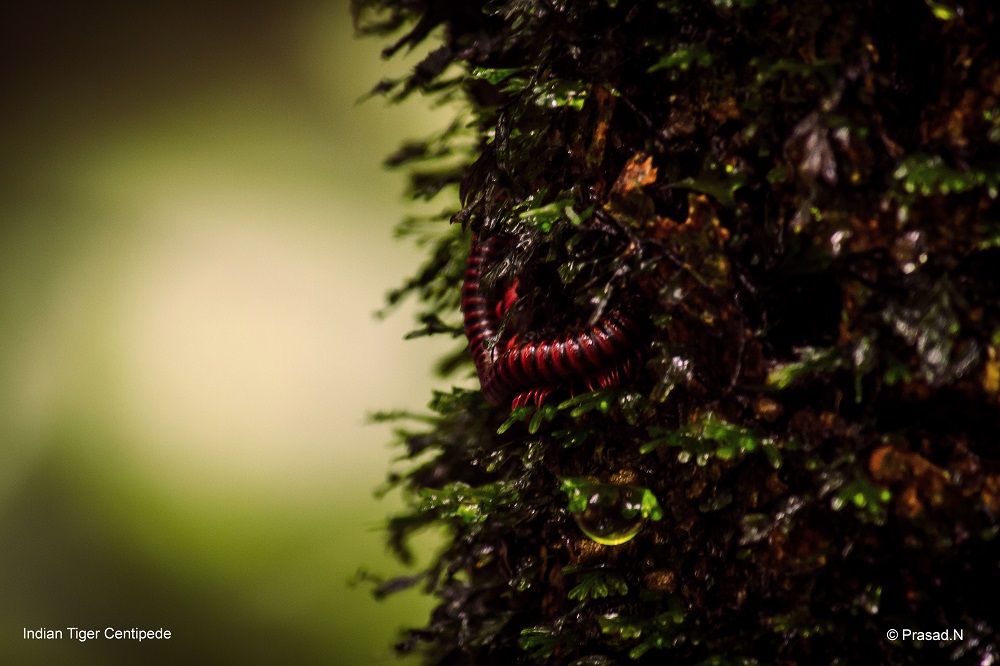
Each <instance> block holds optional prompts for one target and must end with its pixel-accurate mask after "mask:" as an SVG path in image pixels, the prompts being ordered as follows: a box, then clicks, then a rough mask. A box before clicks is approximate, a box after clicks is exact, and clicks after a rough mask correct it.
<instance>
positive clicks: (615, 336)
mask: <svg viewBox="0 0 1000 666" xmlns="http://www.w3.org/2000/svg"><path fill="white" fill-rule="evenodd" d="M498 247H499V242H498V241H497V240H496V239H495V238H487V239H484V240H482V241H480V240H479V239H478V238H477V237H476V236H473V238H472V247H471V249H470V251H469V259H468V263H467V265H466V270H465V281H464V283H463V285H462V313H463V315H464V328H465V335H466V337H468V339H469V348H470V349H471V351H472V359H473V362H474V363H475V365H476V373H477V374H478V375H479V383H480V385H481V386H482V390H483V396H484V397H485V398H486V400H487V401H488V402H489V403H490V404H493V405H502V404H505V403H507V402H508V401H511V407H512V408H516V407H520V406H524V405H527V404H529V403H534V404H535V405H537V406H541V404H542V403H543V401H544V400H545V398H546V397H548V395H549V394H551V393H553V392H554V391H556V390H559V389H561V388H568V389H569V391H574V390H579V389H581V388H586V389H587V390H594V389H597V388H604V387H608V386H614V385H616V384H619V383H621V381H622V380H623V379H624V378H626V377H629V376H631V375H632V373H633V372H634V370H635V366H636V363H637V361H638V353H637V351H636V337H637V335H638V331H639V326H638V325H637V323H636V322H635V320H634V319H632V318H631V317H628V316H626V315H625V314H624V313H622V312H621V310H618V309H615V310H611V311H610V312H608V313H607V314H605V315H604V316H602V317H601V318H600V319H598V320H597V322H596V323H594V324H593V325H591V326H587V327H584V328H583V329H582V330H579V331H578V332H575V333H572V334H569V333H568V334H566V335H563V336H560V337H556V338H553V339H548V340H532V341H521V340H519V336H516V335H514V336H506V335H505V336H504V339H503V340H501V339H500V322H501V320H502V318H503V314H504V311H505V310H506V309H509V308H510V306H511V303H512V301H513V300H514V299H515V298H516V291H514V290H515V288H514V287H511V288H509V289H508V290H507V292H508V293H507V294H505V295H504V298H502V299H499V300H498V299H491V298H488V297H487V296H486V294H485V293H484V292H483V289H482V285H481V276H482V272H483V269H484V267H485V266H487V265H488V264H489V262H490V261H491V260H492V259H493V257H494V255H495V253H496V251H497V248H498Z"/></svg>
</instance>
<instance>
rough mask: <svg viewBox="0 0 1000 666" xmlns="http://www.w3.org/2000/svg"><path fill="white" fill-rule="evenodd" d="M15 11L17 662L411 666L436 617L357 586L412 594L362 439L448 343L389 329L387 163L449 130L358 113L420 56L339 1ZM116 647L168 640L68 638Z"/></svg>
mask: <svg viewBox="0 0 1000 666" xmlns="http://www.w3.org/2000/svg"><path fill="white" fill-rule="evenodd" d="M0 17H2V18H0V34H2V44H0V48H2V53H0V61H2V62H0V68H2V76H3V105H2V109H0V117H2V123H0V156H2V162H0V225H2V227H0V599H2V603H0V663H4V664H34V663H38V664H56V663H61V664H90V663H94V664H117V663H122V664H125V663H130V664H131V663H216V664H221V663H332V664H376V663H395V661H396V660H395V657H394V656H393V654H392V652H391V644H392V642H393V639H394V637H395V636H396V634H397V632H398V630H399V629H400V628H401V627H403V626H407V625H420V624H423V623H424V622H425V620H426V617H427V613H428V611H429V609H430V603H429V601H428V600H426V599H423V598H421V597H420V596H419V595H418V594H415V593H406V594H402V595H399V596H396V597H392V598H390V599H388V600H386V601H384V602H381V603H377V602H375V601H373V600H372V598H371V595H370V589H369V588H368V587H366V586H363V585H362V586H353V587H352V586H349V585H348V584H347V582H348V580H349V579H350V578H352V577H353V576H354V575H355V573H356V572H357V571H358V570H359V568H365V569H368V570H369V571H372V572H376V573H380V574H384V575H393V574H401V573H407V570H406V569H405V568H403V567H402V565H400V564H398V563H396V562H395V561H394V560H392V559H391V557H389V556H388V555H387V554H386V552H385V548H384V545H383V534H382V532H381V528H382V526H383V525H384V522H385V517H386V516H387V515H388V514H391V513H392V512H393V510H395V509H396V508H398V506H399V502H400V500H399V498H398V497H392V496H390V497H389V498H387V499H385V500H381V501H378V500H376V499H375V498H374V497H373V490H374V489H375V488H376V487H377V486H379V485H380V484H381V482H382V480H383V479H384V477H385V473H386V470H387V468H388V467H389V465H390V459H391V458H392V457H393V456H394V455H395V453H394V451H393V450H392V449H391V447H390V444H391V442H392V439H393V438H392V434H391V430H390V428H389V427H388V426H384V425H371V424H368V423H367V422H366V420H367V416H368V415H369V414H370V413H371V412H373V411H375V410H379V409H395V408H410V409H421V408H423V406H424V405H425V404H426V402H427V400H428V398H429V397H430V389H431V388H432V387H434V386H438V387H441V386H442V382H441V380H439V379H435V378H434V377H433V376H432V374H431V369H432V367H433V362H434V359H435V358H436V357H438V356H439V355H440V354H441V353H443V352H444V351H445V349H446V348H449V345H453V344H454V343H448V342H447V341H444V342H442V341H435V340H431V341H429V340H426V339H421V340H415V341H410V342H404V341H403V340H402V337H403V335H404V333H405V332H406V331H407V330H409V328H411V325H412V321H411V316H410V314H409V313H408V311H407V310H406V308H405V307H404V308H403V309H402V310H401V311H399V312H396V313H395V314H393V315H392V316H390V317H389V318H388V319H386V320H384V321H378V320H376V319H375V318H374V317H373V312H374V311H375V310H377V309H379V308H380V307H381V305H382V302H383V296H384V294H385V292H386V291H387V290H389V289H390V288H392V287H395V286H398V285H399V284H400V283H401V282H402V280H403V279H404V278H405V276H407V275H408V274H410V273H412V272H413V271H414V269H415V268H416V266H417V265H418V262H419V260H420V254H419V250H418V249H416V248H414V247H412V246H410V245H409V244H407V243H405V242H399V241H395V240H394V239H393V236H392V229H393V227H394V226H395V224H396V223H397V222H398V221H399V219H400V218H401V217H402V216H403V215H404V214H406V213H407V212H410V213H412V212H414V211H413V208H412V207H411V206H409V204H407V203H406V202H405V201H404V199H403V191H404V189H405V176H404V175H403V174H395V173H390V172H387V171H385V170H384V169H383V168H382V167H381V162H382V159H383V158H384V157H385V156H386V155H388V154H389V153H390V152H392V151H393V150H394V149H395V148H396V147H397V145H398V144H399V143H400V141H402V140H403V139H404V138H406V137H423V136H426V135H428V134H430V133H432V132H433V131H434V130H435V128H440V127H443V126H444V125H446V124H447V123H448V122H450V120H451V119H452V117H453V115H454V114H453V111H451V110H447V109H438V110H432V109H429V108H428V105H427V104H426V103H423V102H421V101H420V100H413V101H412V102H409V103H407V104H404V105H399V106H389V105H387V104H386V103H385V102H384V101H382V100H381V99H373V100H369V101H367V102H364V103H361V104H358V103H357V102H358V100H359V98H361V97H362V96H363V95H364V94H365V93H366V92H367V91H368V90H369V89H370V88H371V87H372V86H373V85H374V84H375V83H377V82H378V81H379V80H380V79H381V78H383V77H385V76H390V75H392V74H394V73H395V74H398V73H401V72H402V71H403V70H405V68H406V67H408V66H412V65H413V63H414V62H415V58H416V56H418V55H419V54H411V57H410V58H408V59H406V58H404V59H400V60H398V61H392V62H389V63H384V62H382V61H381V60H380V58H379V51H380V49H381V48H382V47H383V46H385V44H384V43H383V42H379V41H378V40H373V39H366V40H360V41H359V40H357V39H355V38H354V34H353V28H352V25H351V20H350V13H349V9H348V6H347V2H346V1H345V0H338V1H334V2H304V1H302V0H288V1H285V2H252V1H251V2H240V3H234V2H213V3H202V2H192V1H190V0H183V1H175V2H170V3H135V2H126V1H119V2H114V1H108V0H98V1H95V2H89V3H79V2H68V1H61V2H44V1H43V2H37V3H27V2H21V3H8V4H7V5H6V6H5V8H4V9H2V10H0ZM447 203H448V202H446V201H445V202H442V201H438V202H434V203H433V204H432V205H431V208H432V209H433V210H439V209H441V208H443V207H444V206H445V205H447ZM434 546H435V535H428V536H427V537H426V538H425V539H424V541H423V542H422V546H421V547H422V549H423V551H424V558H425V559H426V557H427V552H428V551H429V550H430V549H433V548H434ZM107 626H112V627H118V628H132V627H142V628H159V627H163V628H167V629H169V630H170V631H171V632H172V633H173V638H171V640H170V641H163V642H143V643H138V642H134V641H108V640H106V639H103V638H101V639H98V640H95V641H90V642H87V643H79V642H77V641H74V640H71V639H69V638H68V635H67V634H66V633H65V629H66V628H67V627H85V628H96V629H103V628H104V627H107ZM39 627H44V628H49V629H63V630H64V638H63V640H61V641H32V640H23V638H22V636H23V630H24V629H25V628H28V629H37V628H39Z"/></svg>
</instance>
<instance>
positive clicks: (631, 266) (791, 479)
mask: <svg viewBox="0 0 1000 666" xmlns="http://www.w3.org/2000/svg"><path fill="white" fill-rule="evenodd" d="M355 12H356V18H357V21H358V23H359V25H360V26H361V27H362V29H363V30H365V31H368V32H372V33H380V34H388V33H391V32H393V31H395V30H401V31H404V32H403V33H402V35H403V36H402V37H398V38H397V41H396V42H395V44H394V46H392V47H390V48H388V49H387V54H388V55H392V53H394V52H395V51H397V50H398V49H400V48H405V47H410V46H413V45H415V44H417V43H419V42H422V41H423V40H425V39H430V40H433V41H434V42H436V43H437V45H436V46H435V47H434V48H433V50H432V51H431V52H430V53H429V55H428V56H427V57H426V58H425V59H424V60H423V62H421V63H420V65H419V66H417V67H416V68H415V70H414V71H413V72H412V74H411V75H410V76H407V77H404V78H403V79H401V80H398V81H386V82H383V83H382V84H380V85H379V86H378V88H377V90H379V91H380V92H383V93H385V94H387V95H389V96H390V97H394V98H402V97H406V96H407V95H409V94H410V93H411V92H414V91H420V92H423V93H427V94H429V95H432V96H438V97H441V98H444V99H449V98H459V97H461V98H463V99H464V100H466V103H467V106H468V108H469V112H468V114H467V116H462V117H461V121H460V122H457V123H456V124H455V125H454V126H452V127H451V128H449V129H448V130H447V131H446V132H444V134H443V135H442V136H439V137H433V138H431V139H430V140H428V141H425V142H416V143H413V144H410V145H407V146H405V147H404V148H403V149H401V151H400V152H399V153H398V154H397V155H395V156H393V157H392V158H391V159H390V162H391V163H392V164H411V165H413V166H412V168H413V175H414V177H413V194H414V196H415V197H418V198H432V197H433V196H434V195H436V194H437V193H438V192H440V191H442V190H444V189H446V188H449V187H453V186H458V187H459V188H460V198H461V205H460V209H456V210H452V211H446V212H445V213H442V215H440V216H437V217H435V218H431V219H427V220H410V221H408V222H407V223H405V224H404V226H403V230H404V231H407V232H409V233H414V234H419V235H421V236H423V237H424V240H429V241H430V243H429V245H428V247H429V254H430V256H429V259H428V262H427V264H426V265H425V266H424V268H423V269H422V270H421V272H420V273H419V274H418V275H417V276H416V277H415V278H414V279H413V280H412V281H411V282H410V283H409V284H407V285H405V286H404V287H403V288H402V289H401V290H400V291H399V292H397V293H395V294H393V295H392V296H391V298H390V300H391V301H393V302H394V301H396V300H399V299H400V298H403V297H405V296H406V295H408V294H414V295H415V296H416V297H417V298H418V299H419V300H420V302H421V303H422V305H423V314H422V324H423V328H422V329H421V331H420V332H421V333H443V334H449V333H450V334H454V335H461V334H462V332H463V330H462V315H461V313H460V305H461V301H462V286H463V282H468V277H467V275H466V269H467V267H466V257H467V255H468V253H469V247H470V242H471V241H470V238H471V237H472V236H473V235H475V237H476V238H477V239H479V242H483V241H484V239H492V241H493V242H494V244H493V245H492V246H491V247H492V248H494V249H493V250H492V251H491V252H490V253H488V254H485V253H484V254H483V256H482V257H480V258H481V259H482V265H480V264H479V263H477V264H476V265H475V266H474V267H473V268H474V271H473V272H474V273H476V275H475V278H476V282H475V285H474V286H475V294H474V296H475V297H476V298H480V297H481V298H482V299H484V300H483V301H482V302H485V303H488V305H489V307H490V308H492V307H493V306H494V305H495V306H496V313H497V314H496V317H497V321H498V322H499V323H498V330H497V331H496V332H495V335H492V339H490V340H486V341H483V340H479V341H478V344H481V345H482V346H483V349H484V350H485V351H484V355H483V358H493V359H495V358H497V357H498V356H500V355H502V354H504V353H506V352H505V350H510V349H511V348H514V347H515V346H516V345H517V344H522V345H532V344H533V345H536V346H535V347H530V348H531V349H532V350H533V352H532V358H531V359H528V358H527V357H526V358H525V359H524V360H523V361H520V360H519V361H517V363H516V364H511V365H510V367H509V368H507V369H506V370H504V372H507V373H508V374H509V375H510V376H507V377H504V378H503V379H504V382H505V386H509V387H513V388H511V391H510V392H512V393H514V394H518V395H515V397H514V402H515V404H516V405H517V407H516V408H515V409H513V411H512V410H511V406H510V405H509V404H506V403H505V404H501V405H491V404H489V403H488V402H487V400H486V399H485V398H484V396H483V394H482V393H481V392H480V391H478V390H459V389H456V390H455V391H454V392H452V393H449V394H438V395H436V396H435V397H434V399H433V401H432V403H431V407H432V408H433V412H434V415H433V416H432V417H430V418H428V417H421V418H420V420H419V423H420V424H422V425H420V426H418V427H416V428H414V429H413V430H412V431H407V432H404V433H403V443H404V445H405V447H406V453H407V455H408V456H409V457H410V458H411V459H412V460H413V464H412V466H411V467H410V468H409V469H408V470H406V471H405V472H404V473H401V474H399V475H396V476H393V477H392V479H391V480H392V482H393V483H394V484H398V485H400V486H402V488H403V489H404V491H405V492H406V493H407V496H408V498H409V506H410V509H409V511H408V512H407V513H406V514H404V515H401V516H397V517H395V518H393V519H392V521H391V523H390V532H391V541H392V543H393V545H394V546H395V548H396V549H397V551H398V552H399V553H400V554H401V556H403V557H404V558H405V557H407V554H408V553H407V549H406V540H407V537H408V535H409V534H411V533H412V532H413V531H415V530H417V529H420V528H422V527H425V526H428V525H446V526H448V527H449V535H450V536H449V541H448V543H447V546H446V548H445V549H444V550H443V552H442V553H441V554H440V555H439V556H438V557H437V559H436V561H435V562H434V563H433V565H432V566H431V568H430V570H429V571H427V572H426V574H425V575H424V576H422V577H421V580H422V581H423V583H424V584H425V585H426V589H427V590H428V591H429V592H430V593H431V594H434V595H436V596H437V597H438V598H439V599H440V605H439V606H438V607H437V609H436V611H435V612H434V613H433V616H432V617H431V619H430V621H429V624H428V625H427V626H426V627H423V628H419V629H414V630H412V631H410V632H409V634H408V635H407V637H406V638H405V640H403V641H402V643H401V644H400V649H401V650H403V651H410V650H422V651H423V652H424V654H425V658H426V663H428V664H507V663H549V664H574V665H576V666H600V665H603V664H616V663H650V664H653V663H656V664H659V663H681V664H700V663H704V664H729V663H732V664H757V663H760V664H771V663H784V664H806V663H809V664H812V663H829V664H862V663H888V664H926V663H936V662H940V661H944V660H955V661H958V662H961V663H976V664H990V663H994V662H995V661H996V660H997V659H998V658H1000V635H998V628H1000V627H998V625H1000V613H998V611H997V603H996V601H995V595H996V594H997V592H998V591H1000V568H998V565H1000V546H998V544H1000V540H998V538H997V532H998V528H1000V207H998V205H997V196H998V189H1000V20H998V14H1000V9H997V8H996V6H995V5H994V3H993V2H991V1H989V0H970V1H968V2H960V3H957V4H956V3H953V2H951V1H950V0H906V1H903V0H890V1H886V2H876V1H874V0H864V1H862V0H838V1H836V2H834V1H833V0H804V1H802V2H795V3H787V2H779V1H777V0H659V1H650V2H626V1H625V0H548V1H542V0H490V1H489V2H476V1H473V0H355ZM449 219H451V220H452V221H453V222H454V224H451V225H449V224H447V222H448V220H449ZM480 292H481V293H480ZM468 299H469V288H468V286H467V289H466V300H468ZM467 308H468V305H467ZM491 311H492V310H490V309H488V308H486V309H482V310H481V312H483V313H485V314H484V315H483V316H487V315H489V313H490V312H491ZM616 313H617V314H616ZM612 314H614V315H615V316H620V317H624V318H627V320H628V321H629V322H634V323H635V324H636V331H633V332H630V333H629V334H628V335H624V334H621V335H618V334H614V333H613V331H612V329H607V330H608V331H612V333H609V334H608V337H609V338H611V339H610V342H609V345H610V346H609V347H608V349H611V348H614V350H612V351H607V354H608V355H610V354H618V353H624V352H621V350H619V347H620V346H627V347H628V349H627V350H626V351H627V352H628V353H629V354H634V362H631V361H630V362H629V363H628V364H627V366H625V367H621V368H616V369H615V370H614V371H611V370H608V369H607V368H605V367H602V363H604V361H603V360H602V358H603V357H601V356H600V354H598V357H597V358H596V360H581V359H582V357H581V359H577V358H576V357H575V356H572V355H570V352H567V351H565V350H563V352H562V354H563V355H562V356H560V355H559V352H553V351H551V350H550V349H549V350H548V351H538V345H540V344H541V341H549V342H550V343H551V341H559V340H562V341H569V340H572V339H573V336H574V335H577V336H580V335H582V334H581V333H580V332H581V331H587V330H591V329H593V327H594V326H599V325H600V322H606V321H607V319H606V318H607V317H609V316H612ZM595 322H598V323H597V324H595ZM588 327H591V329H588ZM466 328H467V329H468V321H466ZM512 340H516V341H517V342H512ZM598 342H600V343H601V344H600V345H599V346H600V349H602V350H603V349H604V342H605V341H595V340H591V341H590V343H592V344H593V345H597V344H598ZM476 343H477V342H476V341H475V340H474V346H475V344H476ZM565 344H566V345H569V344H570V343H569V342H566V343H565ZM524 348H525V349H528V348H529V347H524ZM581 353H582V352H581ZM601 353H604V352H603V351H602V352H601ZM525 354H526V355H527V352H525ZM588 358H589V357H588ZM558 361H563V362H569V365H571V366H572V367H571V368H570V371H568V372H567V373H563V374H560V373H558V372H555V370H554V369H553V368H552V367H551V366H552V364H553V363H554V362H558ZM477 363H479V364H480V366H482V365H483V364H488V363H490V361H481V360H477ZM564 364H565V363H564ZM588 364H589V365H588ZM471 367H472V366H471V358H470V355H469V353H468V351H467V350H466V349H465V348H463V349H462V350H461V351H460V352H459V353H456V354H455V355H454V356H453V357H451V358H449V359H445V360H444V361H443V362H442V371H444V372H456V371H457V372H460V373H465V372H467V371H468V370H469V369H470V368H471ZM479 370H480V375H481V376H482V375H483V372H484V368H483V367H480V368H479ZM485 371H486V372H487V373H488V372H490V371H493V372H500V371H498V370H495V369H492V368H490V367H486V368H485ZM574 373H575V374H574ZM602 373H603V374H602ZM599 376H600V380H598V377H599ZM553 378H554V379H553ZM595 386H602V387H603V388H599V390H596V391H590V390H589V389H590V388H592V387H595ZM508 397H509V396H508ZM397 416H398V415H397ZM404 583H405V581H402V580H397V581H390V582H388V583H386V585H385V586H384V589H383V591H385V590H391V589H395V588H398V587H400V586H402V585H403V584H404ZM892 630H895V631H897V632H899V634H898V635H897V637H896V638H893V635H892V634H891V631H892ZM914 630H915V631H924V632H942V631H948V632H953V631H957V632H959V633H957V634H952V633H949V634H948V635H942V634H936V633H935V634H928V635H926V636H921V637H920V638H922V639H923V640H915V637H914V636H913V635H911V634H907V633H905V632H906V631H914Z"/></svg>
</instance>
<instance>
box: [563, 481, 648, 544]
mask: <svg viewBox="0 0 1000 666" xmlns="http://www.w3.org/2000/svg"><path fill="white" fill-rule="evenodd" d="M596 485H597V486H598V487H596V488H594V490H593V492H592V493H591V494H590V497H589V498H588V500H587V508H586V509H584V510H583V511H577V512H573V519H574V520H576V524H577V526H578V527H579V528H580V531H581V532H583V533H584V534H585V535H586V536H587V538H589V539H591V540H592V541H594V542H596V543H599V544H601V545H603V546H618V545H621V544H623V543H626V542H627V541H630V540H632V539H633V538H634V537H635V535H636V534H638V533H639V531H640V530H641V529H642V526H643V524H644V523H645V522H646V518H645V517H644V515H643V514H644V511H643V510H642V500H643V494H644V492H645V490H644V489H643V488H639V487H638V486H631V485H617V484H610V483H602V484H596Z"/></svg>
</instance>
